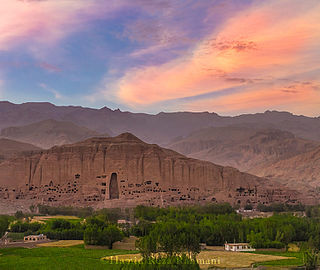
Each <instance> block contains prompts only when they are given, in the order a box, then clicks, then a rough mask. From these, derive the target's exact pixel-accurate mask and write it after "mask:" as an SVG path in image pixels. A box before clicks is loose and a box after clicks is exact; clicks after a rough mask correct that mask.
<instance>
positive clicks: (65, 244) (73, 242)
mask: <svg viewBox="0 0 320 270" xmlns="http://www.w3.org/2000/svg"><path fill="white" fill-rule="evenodd" d="M82 244H83V240H60V241H54V242H48V243H42V244H38V246H39V247H72V246H77V245H82Z"/></svg>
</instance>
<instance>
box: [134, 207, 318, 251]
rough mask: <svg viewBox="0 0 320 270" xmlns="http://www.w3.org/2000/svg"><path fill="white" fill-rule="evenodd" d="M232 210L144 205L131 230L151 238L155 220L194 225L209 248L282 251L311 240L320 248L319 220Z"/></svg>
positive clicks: (138, 212)
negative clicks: (244, 245)
mask: <svg viewBox="0 0 320 270" xmlns="http://www.w3.org/2000/svg"><path fill="white" fill-rule="evenodd" d="M229 207H230V206H227V205H224V204H223V205H219V204H215V205H214V206H210V205H209V206H206V207H203V208H201V207H200V206H198V207H190V208H177V207H169V208H166V209H158V208H151V207H143V206H140V207H137V208H136V215H137V217H138V218H139V220H140V223H139V224H138V225H136V226H134V227H133V228H131V231H130V233H131V234H134V235H136V236H139V237H144V236H146V235H147V236H150V235H151V232H152V231H153V230H154V227H155V224H154V222H153V221H157V222H156V224H158V223H160V224H161V223H164V222H169V223H172V224H175V226H176V227H179V226H180V224H183V223H184V224H188V225H192V226H194V227H195V228H196V231H197V237H198V238H199V239H200V242H202V243H206V244H207V245H223V244H224V243H225V242H234V241H236V242H250V243H251V244H252V245H253V246H254V247H256V248H282V247H285V246H286V245H287V244H288V243H290V242H292V241H309V243H311V244H312V246H314V247H317V248H320V223H319V222H318V219H317V218H307V217H296V216H293V215H292V214H275V215H274V216H272V217H270V218H256V219H243V218H242V217H241V215H238V214H236V213H235V212H234V211H230V210H229V209H230V208H229ZM231 209H232V208H231ZM313 212H315V210H313Z"/></svg>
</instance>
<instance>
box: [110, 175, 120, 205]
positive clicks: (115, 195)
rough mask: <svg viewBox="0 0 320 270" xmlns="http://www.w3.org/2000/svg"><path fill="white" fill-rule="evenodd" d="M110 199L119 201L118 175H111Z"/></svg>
mask: <svg viewBox="0 0 320 270" xmlns="http://www.w3.org/2000/svg"><path fill="white" fill-rule="evenodd" d="M109 199H110V200H112V199H119V186H118V177H117V174H116V173H112V174H111V178H110V184H109Z"/></svg>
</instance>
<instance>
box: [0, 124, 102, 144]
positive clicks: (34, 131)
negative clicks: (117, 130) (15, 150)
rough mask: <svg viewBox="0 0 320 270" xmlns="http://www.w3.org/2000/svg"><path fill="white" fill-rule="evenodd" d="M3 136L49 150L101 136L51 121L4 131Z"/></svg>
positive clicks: (87, 130)
mask: <svg viewBox="0 0 320 270" xmlns="http://www.w3.org/2000/svg"><path fill="white" fill-rule="evenodd" d="M1 136H3V137H6V138H9V139H13V140H18V141H21V142H26V143H31V144H34V145H36V146H39V147H41V148H45V149H47V148H50V147H52V146H54V145H63V144H69V143H74V142H77V141H81V140H84V139H87V138H90V137H95V136H99V133H98V132H96V131H92V130H90V129H88V128H86V127H81V126H77V125H75V124H73V123H72V122H65V121H56V120H51V119H49V120H44V121H41V122H37V123H33V124H30V125H26V126H19V127H8V128H5V129H2V131H1Z"/></svg>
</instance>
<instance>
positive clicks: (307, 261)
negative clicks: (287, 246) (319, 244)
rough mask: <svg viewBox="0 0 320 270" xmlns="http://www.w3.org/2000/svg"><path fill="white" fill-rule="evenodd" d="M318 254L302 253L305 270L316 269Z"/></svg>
mask: <svg viewBox="0 0 320 270" xmlns="http://www.w3.org/2000/svg"><path fill="white" fill-rule="evenodd" d="M319 255H320V254H319V252H316V251H314V250H306V251H305V252H304V253H303V262H304V265H305V267H306V269H307V270H313V269H316V268H317V266H318V264H319Z"/></svg>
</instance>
